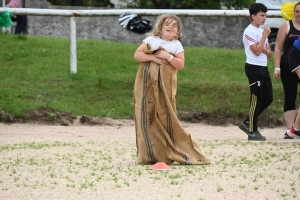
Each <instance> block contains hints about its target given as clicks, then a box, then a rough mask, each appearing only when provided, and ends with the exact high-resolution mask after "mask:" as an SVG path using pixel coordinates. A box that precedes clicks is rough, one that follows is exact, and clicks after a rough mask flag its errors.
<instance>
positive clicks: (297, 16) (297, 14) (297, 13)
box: [294, 5, 300, 22]
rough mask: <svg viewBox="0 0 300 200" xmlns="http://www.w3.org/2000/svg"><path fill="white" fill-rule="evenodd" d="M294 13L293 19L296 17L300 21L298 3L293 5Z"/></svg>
mask: <svg viewBox="0 0 300 200" xmlns="http://www.w3.org/2000/svg"><path fill="white" fill-rule="evenodd" d="M294 14H295V19H296V20H297V21H298V22H300V5H297V6H296V7H295V12H294Z"/></svg>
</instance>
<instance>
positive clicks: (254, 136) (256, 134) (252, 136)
mask: <svg viewBox="0 0 300 200" xmlns="http://www.w3.org/2000/svg"><path fill="white" fill-rule="evenodd" d="M248 140H256V141H265V140H266V137H265V136H262V135H261V134H260V132H259V131H254V132H250V133H249V134H248Z"/></svg>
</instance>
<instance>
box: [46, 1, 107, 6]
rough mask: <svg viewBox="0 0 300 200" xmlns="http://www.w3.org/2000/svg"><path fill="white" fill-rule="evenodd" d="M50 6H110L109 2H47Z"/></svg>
mask: <svg viewBox="0 0 300 200" xmlns="http://www.w3.org/2000/svg"><path fill="white" fill-rule="evenodd" d="M47 1H48V2H49V3H51V4H52V5H65V6H94V7H106V6H111V5H112V4H111V2H110V0H47Z"/></svg>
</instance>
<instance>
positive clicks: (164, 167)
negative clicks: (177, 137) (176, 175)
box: [150, 162, 172, 170]
mask: <svg viewBox="0 0 300 200" xmlns="http://www.w3.org/2000/svg"><path fill="white" fill-rule="evenodd" d="M150 169H153V170H172V168H171V167H170V166H169V165H167V164H166V163H164V162H157V163H156V164H155V165H152V166H151V167H150Z"/></svg>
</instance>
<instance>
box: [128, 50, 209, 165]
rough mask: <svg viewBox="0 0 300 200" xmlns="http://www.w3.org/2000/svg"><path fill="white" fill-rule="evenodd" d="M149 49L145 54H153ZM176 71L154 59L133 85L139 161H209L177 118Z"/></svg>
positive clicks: (141, 162)
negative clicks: (155, 61)
mask: <svg viewBox="0 0 300 200" xmlns="http://www.w3.org/2000/svg"><path fill="white" fill-rule="evenodd" d="M149 49H150V46H149V45H148V46H147V47H146V49H145V53H153V51H150V50H149ZM161 49H163V48H161ZM177 71H178V70H177V69H175V68H173V67H172V66H171V65H165V66H161V65H158V64H156V63H154V62H146V63H141V64H140V66H139V69H138V72H137V75H136V79H135V85H134V104H135V128H136V145H137V162H138V164H153V163H156V162H165V163H167V164H169V163H172V162H174V161H176V162H178V163H180V164H187V165H191V164H192V165H195V164H210V161H209V160H208V159H207V158H206V157H205V156H203V155H202V151H201V148H200V147H199V146H198V144H197V143H196V142H195V141H193V140H192V138H191V136H190V134H189V133H187V132H186V131H185V130H184V128H183V127H182V125H181V123H180V121H179V120H178V118H177V115H176V101H175V95H176V90H177Z"/></svg>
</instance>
